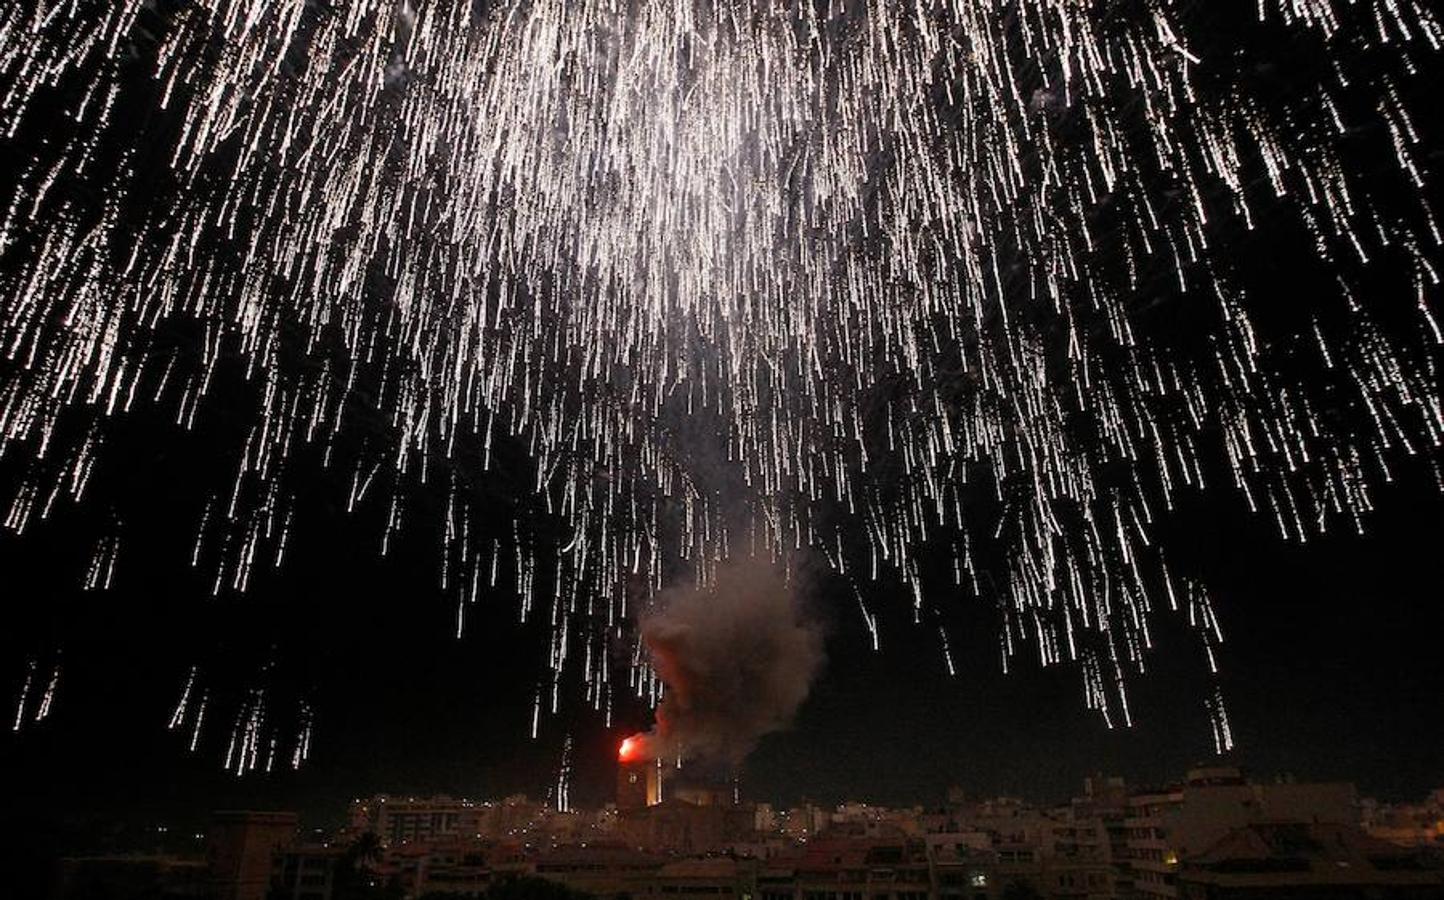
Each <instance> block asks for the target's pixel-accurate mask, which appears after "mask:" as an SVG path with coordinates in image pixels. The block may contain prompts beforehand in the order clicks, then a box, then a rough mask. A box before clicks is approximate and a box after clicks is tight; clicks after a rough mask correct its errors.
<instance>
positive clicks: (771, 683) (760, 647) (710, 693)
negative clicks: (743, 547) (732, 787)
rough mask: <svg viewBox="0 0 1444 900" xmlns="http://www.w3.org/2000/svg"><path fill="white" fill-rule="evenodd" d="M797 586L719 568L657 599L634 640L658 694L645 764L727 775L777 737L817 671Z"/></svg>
mask: <svg viewBox="0 0 1444 900" xmlns="http://www.w3.org/2000/svg"><path fill="white" fill-rule="evenodd" d="M796 588H797V585H796V583H795V581H794V582H793V583H791V584H789V583H788V581H787V580H786V579H785V578H784V577H783V574H782V572H780V571H779V570H778V569H776V568H775V567H773V566H770V565H768V564H766V563H765V562H760V561H756V560H742V561H739V562H733V563H729V564H727V565H726V566H724V567H723V568H722V569H721V571H720V572H719V573H718V575H717V579H716V583H715V585H714V586H712V587H709V588H704V589H692V590H674V591H670V592H668V593H667V594H664V595H663V597H662V598H661V600H662V602H661V603H660V604H659V606H658V607H657V609H656V611H655V612H652V613H650V614H648V615H646V616H644V617H643V619H642V623H641V625H642V640H643V642H644V643H645V645H646V648H647V652H648V653H649V655H650V656H651V660H652V665H653V667H654V668H655V669H656V672H657V675H658V677H659V678H661V680H662V683H663V684H665V685H666V691H665V693H664V694H663V697H662V702H661V704H660V705H659V706H658V708H657V722H656V725H655V726H654V727H653V728H652V731H651V732H650V733H648V734H646V735H643V736H641V748H642V750H643V751H644V753H645V755H646V756H647V757H649V758H655V757H660V758H665V759H688V760H699V761H704V762H707V763H711V764H714V765H726V766H736V765H737V764H738V763H740V762H741V761H742V759H743V758H744V757H746V756H747V754H748V753H750V752H751V751H752V749H753V748H754V747H756V746H757V742H758V741H759V740H760V739H761V738H762V736H763V735H766V734H770V733H772V732H774V731H780V730H782V729H784V728H786V727H787V726H788V725H789V724H791V722H792V718H793V716H794V715H796V713H797V709H798V707H799V706H801V705H802V701H803V700H805V699H807V693H808V691H809V690H811V688H812V682H813V679H814V678H816V677H817V673H818V670H819V669H820V668H821V666H822V659H823V653H822V631H821V628H820V626H819V625H818V624H817V623H816V622H814V621H811V620H809V619H808V618H807V617H806V616H805V615H804V614H803V611H802V610H801V608H800V605H799V601H798V597H797V589H796Z"/></svg>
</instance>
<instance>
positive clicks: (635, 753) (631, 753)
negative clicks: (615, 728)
mask: <svg viewBox="0 0 1444 900" xmlns="http://www.w3.org/2000/svg"><path fill="white" fill-rule="evenodd" d="M641 753H642V742H641V740H640V739H639V738H637V737H636V735H633V736H632V737H629V738H627V739H626V740H624V741H622V746H621V748H620V749H618V750H617V759H619V760H621V761H622V762H634V761H636V760H637V759H639V758H640V757H641Z"/></svg>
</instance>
